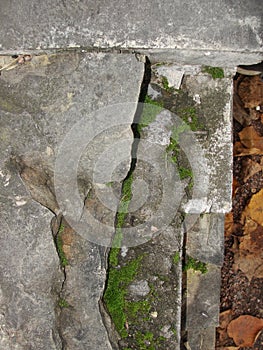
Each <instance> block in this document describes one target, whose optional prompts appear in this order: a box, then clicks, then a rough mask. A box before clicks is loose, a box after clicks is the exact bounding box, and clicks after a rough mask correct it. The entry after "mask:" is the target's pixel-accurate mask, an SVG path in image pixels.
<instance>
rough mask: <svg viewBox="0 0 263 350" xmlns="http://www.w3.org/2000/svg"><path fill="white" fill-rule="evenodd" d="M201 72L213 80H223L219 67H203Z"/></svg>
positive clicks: (222, 73) (221, 70)
mask: <svg viewBox="0 0 263 350" xmlns="http://www.w3.org/2000/svg"><path fill="white" fill-rule="evenodd" d="M202 72H204V73H208V74H210V75H211V76H212V78H213V79H222V78H224V70H223V69H222V68H220V67H209V66H203V67H202Z"/></svg>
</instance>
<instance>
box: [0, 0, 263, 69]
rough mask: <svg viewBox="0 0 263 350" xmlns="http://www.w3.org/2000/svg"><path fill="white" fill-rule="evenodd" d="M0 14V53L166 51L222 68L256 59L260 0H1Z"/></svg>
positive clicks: (175, 57) (259, 42)
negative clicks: (215, 0) (121, 0)
mask: <svg viewBox="0 0 263 350" xmlns="http://www.w3.org/2000/svg"><path fill="white" fill-rule="evenodd" d="M0 13H1V17H0V21H1V24H2V25H1V29H0V36H1V38H2V40H1V49H2V51H3V52H15V53H16V52H17V51H25V50H29V49H33V50H36V49H51V48H60V49H61V48H68V47H84V48H120V49H126V48H131V49H140V48H144V49H155V50H157V51H158V50H162V49H163V50H164V51H165V50H167V49H168V53H170V55H171V56H172V57H173V60H174V61H177V62H184V61H185V60H187V61H188V63H189V62H190V64H195V63H196V57H197V58H198V60H199V62H200V60H202V61H203V62H202V63H203V64H206V62H210V65H218V64H221V65H223V66H227V65H228V64H229V66H235V65H237V64H241V63H244V64H246V63H249V62H248V60H250V62H251V61H252V62H251V63H255V60H257V59H258V60H261V58H260V52H261V53H262V22H261V14H262V7H261V1H260V0H254V1H251V2H249V3H247V2H245V1H243V0H242V1H241V2H238V3H233V2H232V3H231V4H230V3H228V2H226V1H221V2H218V3H214V4H213V6H211V4H210V3H209V2H207V1H206V0H201V1H199V2H198V3H196V2H195V1H194V0H191V1H189V2H188V3H187V4H182V3H181V2H180V1H179V0H176V1H164V2H162V3H159V4H156V6H153V4H152V3H151V2H149V1H148V2H139V1H136V2H131V3H122V4H120V3H116V2H107V3H104V4H103V5H102V4H100V3H98V2H94V1H91V0H89V1H85V2H75V1H72V0H71V1H66V2H65V1H62V2H61V1H58V0H56V1H51V0H48V1H45V2H42V3H39V2H38V1H37V0H31V1H30V2H28V1H26V0H22V1H20V2H19V4H18V3H17V2H16V1H14V0H12V1H2V2H1V11H0ZM145 18H147V21H145ZM178 51H179V54H178ZM247 52H248V53H249V54H250V57H249V54H247ZM193 53H194V56H195V57H194V56H193ZM166 56H167V52H166ZM166 56H164V57H166ZM182 56H183V61H180V58H181V57H182ZM166 61H167V59H166ZM204 61H206V62H204ZM199 62H198V63H199ZM184 63H186V62H184Z"/></svg>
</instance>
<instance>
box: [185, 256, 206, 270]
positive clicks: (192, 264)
mask: <svg viewBox="0 0 263 350" xmlns="http://www.w3.org/2000/svg"><path fill="white" fill-rule="evenodd" d="M190 269H192V270H194V271H200V272H201V273H202V274H205V273H206V272H207V265H206V263H204V262H202V261H199V260H196V259H194V258H192V257H191V256H188V257H186V263H185V265H184V271H187V270H190Z"/></svg>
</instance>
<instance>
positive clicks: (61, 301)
mask: <svg viewBox="0 0 263 350" xmlns="http://www.w3.org/2000/svg"><path fill="white" fill-rule="evenodd" d="M58 306H59V307H61V308H66V307H69V303H68V302H67V300H66V299H63V298H60V299H59V301H58Z"/></svg>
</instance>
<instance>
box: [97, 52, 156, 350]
mask: <svg viewBox="0 0 263 350" xmlns="http://www.w3.org/2000/svg"><path fill="white" fill-rule="evenodd" d="M150 80H151V63H150V61H149V59H148V57H145V65H144V76H143V79H142V83H141V87H140V94H139V98H138V104H137V108H136V112H135V115H134V119H133V123H132V124H131V129H132V132H133V136H134V140H133V143H132V149H131V162H130V168H129V171H128V173H127V175H126V177H125V179H124V180H123V182H122V189H121V198H122V197H123V195H124V192H125V184H127V182H128V181H130V179H131V177H132V174H133V172H134V170H135V168H136V163H137V150H138V145H139V142H140V133H139V130H138V124H139V121H140V119H141V115H142V112H143V102H144V101H145V98H146V95H147V91H148V86H149V84H150ZM121 201H122V200H121V199H120V202H119V207H118V211H117V213H116V216H115V224H114V226H115V235H114V237H115V236H116V232H117V229H118V228H119V222H118V221H119V214H120V207H121V205H122V203H121ZM113 240H114V238H113ZM112 249H118V248H108V249H107V250H106V261H107V267H106V268H107V276H106V281H105V286H104V291H103V296H102V298H101V299H100V300H99V309H100V313H101V317H102V320H103V323H104V326H105V328H106V331H107V333H108V337H109V341H110V343H111V345H112V347H113V349H114V350H115V349H116V350H118V349H119V346H118V341H119V340H120V337H119V335H118V332H117V331H116V329H115V326H114V322H113V320H112V319H111V316H110V314H109V312H108V310H107V306H106V304H105V302H104V295H105V292H106V290H107V288H108V282H109V268H110V265H111V264H110V252H111V250H112Z"/></svg>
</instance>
